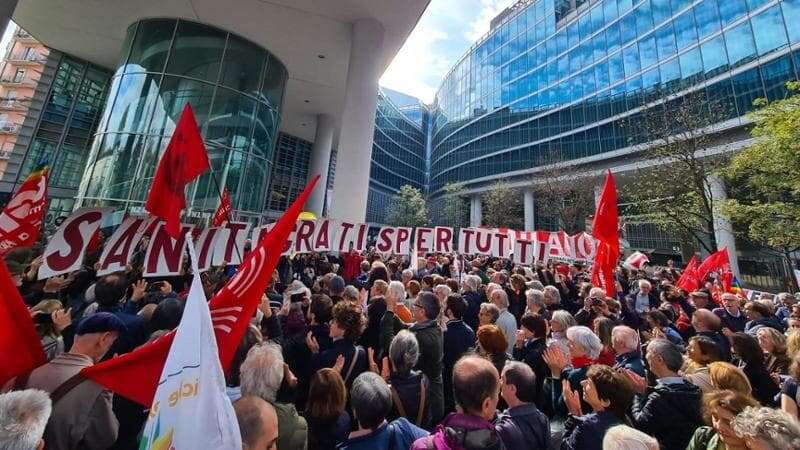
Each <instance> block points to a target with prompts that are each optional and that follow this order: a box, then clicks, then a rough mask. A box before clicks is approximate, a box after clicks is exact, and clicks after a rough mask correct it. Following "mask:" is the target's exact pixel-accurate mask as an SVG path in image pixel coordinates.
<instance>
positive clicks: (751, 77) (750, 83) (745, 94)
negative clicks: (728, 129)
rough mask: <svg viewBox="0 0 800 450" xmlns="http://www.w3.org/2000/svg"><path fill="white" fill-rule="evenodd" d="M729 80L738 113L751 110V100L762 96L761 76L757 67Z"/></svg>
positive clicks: (741, 113)
mask: <svg viewBox="0 0 800 450" xmlns="http://www.w3.org/2000/svg"><path fill="white" fill-rule="evenodd" d="M731 81H732V82H733V90H734V92H735V94H736V107H737V108H738V110H739V114H740V115H744V114H746V113H748V112H750V111H752V110H753V101H754V100H755V99H757V98H763V97H764V89H763V87H762V85H761V76H760V75H759V71H758V68H757V67H756V68H753V69H750V70H748V71H746V72H742V73H740V74H738V75H736V76H734V77H733V78H732V79H731Z"/></svg>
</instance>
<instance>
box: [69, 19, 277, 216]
mask: <svg viewBox="0 0 800 450" xmlns="http://www.w3.org/2000/svg"><path fill="white" fill-rule="evenodd" d="M286 79H287V73H286V68H285V67H284V65H283V64H282V63H281V61H279V60H278V59H277V58H276V57H275V56H273V55H272V54H271V53H270V52H268V51H267V50H265V49H264V48H261V47H259V46H258V45H256V44H253V43H252V42H250V41H247V40H245V39H243V38H240V37H238V36H236V35H235V34H233V33H229V32H226V31H222V30H219V29H216V28H213V27H210V26H207V25H202V24H199V23H195V22H190V21H187V20H178V19H148V20H141V21H139V22H137V23H135V24H133V25H131V26H130V28H129V29H128V34H127V38H126V39H125V41H124V44H123V46H122V52H121V56H120V60H119V64H118V66H117V69H116V73H115V74H114V76H113V77H112V80H111V89H110V92H109V97H108V100H107V103H106V109H105V111H104V113H103V116H102V119H101V122H100V125H99V126H98V128H97V133H96V135H95V138H94V145H93V147H92V149H91V152H90V154H89V163H88V165H87V167H86V172H85V175H84V177H83V180H82V184H81V189H80V194H79V195H80V196H81V197H82V198H83V204H84V205H92V204H101V203H102V204H104V205H115V206H117V205H119V206H124V207H126V208H132V209H133V210H135V209H136V208H138V207H141V206H142V205H143V204H144V201H145V200H146V197H147V192H148V190H149V187H150V184H151V179H152V177H153V175H154V173H155V169H156V166H157V164H158V161H159V158H160V154H161V153H162V152H163V151H164V150H165V148H166V145H167V142H168V141H169V139H170V137H171V136H172V132H173V131H174V129H175V125H176V123H177V120H178V118H179V117H180V114H181V112H182V110H183V107H184V105H185V104H186V103H187V102H188V103H189V104H191V106H192V109H193V110H194V113H195V117H196V119H197V124H198V126H199V127H200V131H201V133H202V135H203V138H204V140H205V144H206V149H207V150H208V154H209V158H210V160H211V165H212V170H211V172H209V173H206V174H204V175H203V176H202V178H201V179H200V180H199V182H197V183H193V185H192V188H191V189H190V190H189V192H188V194H187V199H188V205H189V208H190V212H191V213H198V212H199V213H203V212H205V213H209V212H210V213H213V212H214V210H215V209H216V207H217V205H218V203H219V195H220V190H221V189H223V188H227V189H228V191H229V192H230V194H231V199H232V202H233V207H234V209H236V210H237V212H238V214H239V216H240V218H247V217H252V218H257V217H260V216H261V214H262V212H263V211H264V210H265V209H266V206H267V205H266V201H267V198H268V197H267V187H268V186H269V181H270V173H271V171H272V164H273V150H274V148H275V139H276V138H277V135H278V125H279V122H280V117H281V104H282V100H283V95H284V90H285V86H286Z"/></svg>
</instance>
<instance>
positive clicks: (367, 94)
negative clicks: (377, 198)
mask: <svg viewBox="0 0 800 450" xmlns="http://www.w3.org/2000/svg"><path fill="white" fill-rule="evenodd" d="M383 35H384V29H383V25H381V23H380V22H378V21H377V20H375V19H359V20H357V21H356V22H355V23H354V24H353V32H352V41H351V46H350V64H349V67H348V72H347V84H346V85H345V98H344V109H343V110H342V127H341V132H340V137H339V147H338V148H339V152H338V154H337V159H336V167H337V169H338V170H337V172H338V175H339V176H337V177H335V179H334V180H333V195H332V197H333V198H332V199H331V210H330V211H328V216H330V217H333V218H336V219H340V220H346V221H352V222H363V221H364V220H365V218H366V213H367V193H368V191H369V171H370V164H371V162H372V139H373V136H374V129H375V109H376V106H377V102H378V79H379V78H380V76H381V71H382V69H383V67H382V65H381V62H382V61H381V58H380V54H381V52H382V50H383Z"/></svg>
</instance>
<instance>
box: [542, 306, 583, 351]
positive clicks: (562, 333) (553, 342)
mask: <svg viewBox="0 0 800 450" xmlns="http://www.w3.org/2000/svg"><path fill="white" fill-rule="evenodd" d="M577 324H578V322H576V321H575V318H574V317H572V314H570V313H569V312H567V311H564V310H563V309H560V310H557V311H553V317H552V318H551V319H550V339H549V340H548V342H547V346H548V347H558V348H559V349H560V350H561V352H562V353H563V354H565V355H569V342H568V341H567V329H569V327H574V326H575V325H577Z"/></svg>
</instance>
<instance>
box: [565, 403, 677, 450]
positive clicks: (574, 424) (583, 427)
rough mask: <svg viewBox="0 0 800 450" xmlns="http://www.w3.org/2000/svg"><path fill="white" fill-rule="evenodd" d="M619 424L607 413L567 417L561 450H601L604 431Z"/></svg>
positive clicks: (613, 416)
mask: <svg viewBox="0 0 800 450" xmlns="http://www.w3.org/2000/svg"><path fill="white" fill-rule="evenodd" d="M621 423H622V422H621V421H620V420H619V418H618V417H617V416H615V415H614V414H612V413H610V412H608V411H603V412H601V413H592V414H587V415H585V416H581V417H574V416H569V418H568V419H567V421H566V422H565V423H564V435H563V436H562V439H561V450H603V437H604V436H605V435H606V431H608V429H609V428H611V427H613V426H614V425H619V424H621ZM681 450H683V449H681Z"/></svg>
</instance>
